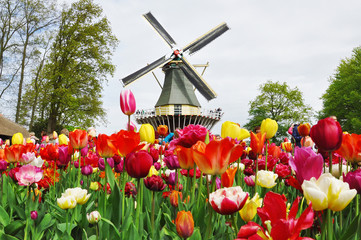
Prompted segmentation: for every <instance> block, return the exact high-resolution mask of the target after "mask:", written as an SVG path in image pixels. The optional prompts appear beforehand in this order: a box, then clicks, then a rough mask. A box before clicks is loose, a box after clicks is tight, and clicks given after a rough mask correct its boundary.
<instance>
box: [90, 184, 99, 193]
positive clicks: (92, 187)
mask: <svg viewBox="0 0 361 240" xmlns="http://www.w3.org/2000/svg"><path fill="white" fill-rule="evenodd" d="M89 189H90V190H93V191H98V190H99V183H98V182H91V183H90V186H89Z"/></svg>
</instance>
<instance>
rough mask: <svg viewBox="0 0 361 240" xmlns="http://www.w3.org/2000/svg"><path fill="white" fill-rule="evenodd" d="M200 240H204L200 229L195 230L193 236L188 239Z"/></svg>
mask: <svg viewBox="0 0 361 240" xmlns="http://www.w3.org/2000/svg"><path fill="white" fill-rule="evenodd" d="M198 239H202V235H201V233H200V231H199V228H194V231H193V234H192V236H190V237H189V238H188V240H198Z"/></svg>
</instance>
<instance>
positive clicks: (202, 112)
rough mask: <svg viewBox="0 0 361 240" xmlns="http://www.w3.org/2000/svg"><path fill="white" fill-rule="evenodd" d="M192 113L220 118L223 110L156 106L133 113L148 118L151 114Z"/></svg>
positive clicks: (138, 116)
mask: <svg viewBox="0 0 361 240" xmlns="http://www.w3.org/2000/svg"><path fill="white" fill-rule="evenodd" d="M181 114H182V115H194V116H203V117H209V118H215V119H220V118H221V117H222V115H223V114H224V112H223V111H222V110H221V109H220V108H217V109H214V110H210V109H204V108H198V109H195V110H191V111H183V112H182V110H181V109H169V108H164V107H157V108H151V109H141V110H137V111H136V112H135V114H134V117H135V118H148V117H153V116H159V115H181Z"/></svg>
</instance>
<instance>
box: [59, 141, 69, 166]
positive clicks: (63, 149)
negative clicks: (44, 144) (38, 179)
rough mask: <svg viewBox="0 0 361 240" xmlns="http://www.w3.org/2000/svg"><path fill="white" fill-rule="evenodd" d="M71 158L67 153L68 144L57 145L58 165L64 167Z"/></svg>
mask: <svg viewBox="0 0 361 240" xmlns="http://www.w3.org/2000/svg"><path fill="white" fill-rule="evenodd" d="M70 160H71V156H70V154H69V153H68V146H59V160H57V161H56V165H57V166H58V167H66V166H67V165H68V163H69V162H70Z"/></svg>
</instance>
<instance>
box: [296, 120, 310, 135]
mask: <svg viewBox="0 0 361 240" xmlns="http://www.w3.org/2000/svg"><path fill="white" fill-rule="evenodd" d="M310 129H311V125H310V124H309V123H302V124H300V125H299V126H298V127H297V130H298V133H299V134H300V136H302V137H306V136H308V135H310Z"/></svg>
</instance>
